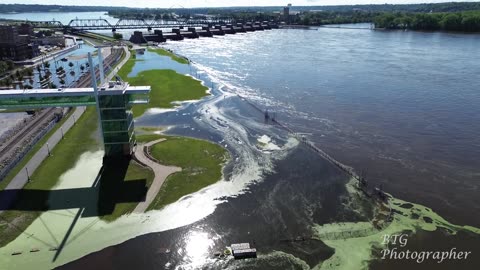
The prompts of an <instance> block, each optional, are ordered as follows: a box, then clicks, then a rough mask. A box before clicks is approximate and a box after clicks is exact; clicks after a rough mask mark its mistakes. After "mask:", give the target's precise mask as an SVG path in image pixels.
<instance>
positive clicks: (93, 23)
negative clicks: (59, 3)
mask: <svg viewBox="0 0 480 270" xmlns="http://www.w3.org/2000/svg"><path fill="white" fill-rule="evenodd" d="M5 21H8V22H13V23H15V22H17V23H28V24H31V25H33V26H34V27H35V28H47V29H59V30H60V29H62V30H73V31H87V30H112V31H113V32H115V31H116V30H117V29H148V30H152V29H154V28H180V27H201V26H213V25H226V24H232V23H235V21H234V20H233V19H231V18H218V19H208V20H200V19H189V20H163V19H162V20H148V19H147V20H146V19H132V18H120V19H118V20H117V21H116V22H113V21H111V20H107V19H104V18H98V19H79V18H75V19H72V20H70V22H69V23H68V24H63V23H62V22H60V21H57V20H51V21H30V20H26V21H25V20H5Z"/></svg>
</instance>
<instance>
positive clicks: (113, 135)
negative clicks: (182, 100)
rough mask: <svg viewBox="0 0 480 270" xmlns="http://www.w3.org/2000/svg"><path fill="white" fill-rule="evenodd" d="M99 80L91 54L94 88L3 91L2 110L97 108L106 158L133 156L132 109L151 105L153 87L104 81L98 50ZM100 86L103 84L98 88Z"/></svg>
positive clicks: (118, 80)
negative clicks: (150, 97)
mask: <svg viewBox="0 0 480 270" xmlns="http://www.w3.org/2000/svg"><path fill="white" fill-rule="evenodd" d="M98 52H99V53H98V57H99V67H98V69H99V71H100V72H99V73H100V80H99V81H97V78H96V75H95V74H96V72H95V66H94V65H93V62H92V56H91V54H90V53H89V54H88V58H89V63H90V72H91V75H92V76H91V78H92V87H88V88H58V89H25V90H24V89H14V90H2V91H0V109H36V108H49V107H50V108H51V107H76V106H96V108H97V112H98V118H99V128H100V131H101V134H102V139H103V144H104V149H105V157H107V158H108V157H119V156H130V155H132V153H133V150H134V146H135V145H136V139H135V127H134V121H133V113H132V111H131V108H132V106H133V105H134V104H146V103H148V102H149V93H150V89H151V87H150V86H130V85H129V84H128V83H127V82H123V81H122V80H121V79H120V78H119V77H117V78H116V80H115V81H108V82H104V70H103V59H102V54H101V49H100V48H99V50H98ZM98 83H100V85H98Z"/></svg>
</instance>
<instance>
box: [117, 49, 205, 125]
mask: <svg viewBox="0 0 480 270" xmlns="http://www.w3.org/2000/svg"><path fill="white" fill-rule="evenodd" d="M136 61H138V60H136V59H135V54H132V56H131V57H130V59H128V60H127V62H126V63H125V65H124V66H123V67H122V68H121V69H120V71H119V72H118V75H119V76H120V77H121V78H122V79H123V80H125V81H128V82H129V83H130V85H133V86H135V85H150V86H151V87H152V91H151V92H150V102H149V103H148V104H145V105H143V104H142V105H135V106H133V109H132V111H133V115H134V117H139V116H141V115H142V114H143V113H145V111H146V110H147V109H149V108H172V107H173V106H174V105H173V104H172V102H173V101H185V100H196V99H201V98H202V97H204V96H207V95H208V94H207V92H206V91H207V89H208V87H206V86H204V85H202V84H201V82H200V81H197V80H195V79H193V78H192V77H189V76H186V75H182V74H179V73H177V72H175V71H174V70H170V69H153V70H147V71H142V72H140V73H139V74H138V75H137V76H135V77H128V74H130V72H131V71H132V69H133V66H134V65H135V62H136Z"/></svg>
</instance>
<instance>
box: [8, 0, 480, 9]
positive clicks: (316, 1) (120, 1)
mask: <svg viewBox="0 0 480 270" xmlns="http://www.w3.org/2000/svg"><path fill="white" fill-rule="evenodd" d="M2 2H3V3H2V4H26V5H29V4H36V5H64V6H114V7H130V8H147V7H148V8H170V7H184V8H196V7H244V6H252V7H254V6H259V7H260V6H285V5H287V4H288V3H291V4H292V5H293V6H341V5H368V4H372V5H382V4H423V3H448V2H479V1H476V0H465V1H449V0H445V1H442V0H440V1H428V0H427V1H425V0H418V1H416V0H390V1H385V0H346V1H335V0H292V1H288V0H287V1H275V0H259V1H253V0H239V1H235V4H233V5H232V4H231V1H226V0H180V1H175V0H174V1H170V0H167V1H161V2H152V1H149V0H136V1H131V0H116V1H111V3H109V2H108V1H102V0H84V1H82V4H81V5H79V4H74V5H72V4H71V1H66V0H25V1H18V0H13V1H10V0H5V1H2Z"/></svg>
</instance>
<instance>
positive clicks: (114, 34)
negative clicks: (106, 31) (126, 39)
mask: <svg viewBox="0 0 480 270" xmlns="http://www.w3.org/2000/svg"><path fill="white" fill-rule="evenodd" d="M113 38H114V39H116V40H120V39H122V38H123V35H122V34H120V33H113Z"/></svg>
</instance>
